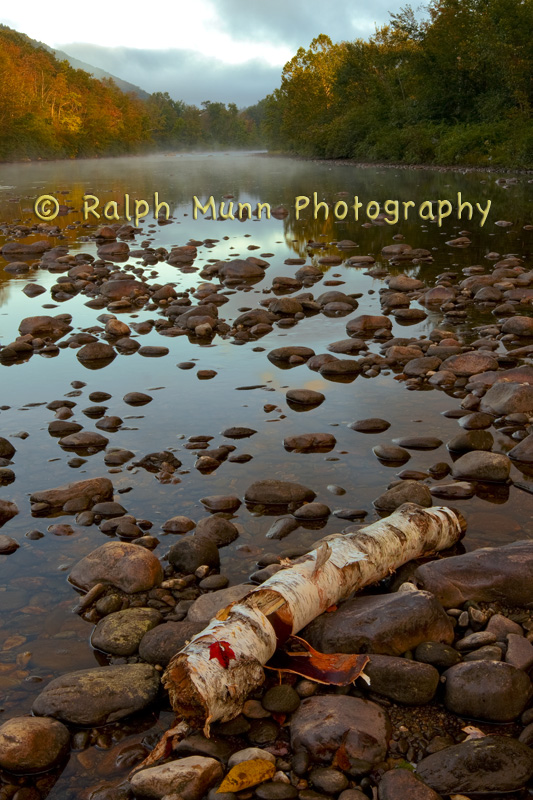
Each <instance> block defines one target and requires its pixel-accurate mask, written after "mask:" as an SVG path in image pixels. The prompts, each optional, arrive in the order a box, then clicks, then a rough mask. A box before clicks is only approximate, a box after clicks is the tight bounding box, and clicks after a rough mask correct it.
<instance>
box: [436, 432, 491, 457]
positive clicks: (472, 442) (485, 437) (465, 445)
mask: <svg viewBox="0 0 533 800" xmlns="http://www.w3.org/2000/svg"><path fill="white" fill-rule="evenodd" d="M493 445H494V437H493V435H492V433H491V432H490V431H465V432H464V433H458V434H457V435H456V436H454V437H453V438H452V439H450V441H449V442H448V443H447V444H446V447H447V448H448V450H450V451H451V452H452V453H469V452H470V451H472V450H485V451H487V452H488V451H489V450H492V447H493Z"/></svg>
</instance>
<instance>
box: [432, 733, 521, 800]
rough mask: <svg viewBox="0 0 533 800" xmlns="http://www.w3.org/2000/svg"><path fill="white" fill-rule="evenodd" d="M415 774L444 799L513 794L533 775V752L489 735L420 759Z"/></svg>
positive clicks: (504, 739)
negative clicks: (497, 793) (470, 794)
mask: <svg viewBox="0 0 533 800" xmlns="http://www.w3.org/2000/svg"><path fill="white" fill-rule="evenodd" d="M416 771H417V774H418V775H419V776H420V777H421V778H422V780H423V781H424V782H425V783H427V784H428V786H431V787H432V788H433V789H435V791H437V792H440V793H441V794H443V795H449V794H455V793H459V792H460V793H463V792H468V793H470V792H472V793H478V792H479V793H483V792H489V793H492V792H512V791H514V790H517V789H520V788H522V787H523V786H524V785H525V784H526V783H527V782H528V781H529V779H530V778H531V776H532V775H533V751H532V750H531V749H530V748H529V747H527V745H525V744H522V742H518V741H517V740H516V739H512V738H511V737H509V736H498V735H489V736H484V737H483V738H482V739H469V740H468V741H466V742H461V744H457V745H454V746H453V747H446V748H445V749H444V750H439V752H438V753H433V754H432V755H430V756H427V757H426V758H423V759H422V761H420V762H419V763H418V764H417V767H416Z"/></svg>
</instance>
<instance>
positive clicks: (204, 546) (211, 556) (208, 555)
mask: <svg viewBox="0 0 533 800" xmlns="http://www.w3.org/2000/svg"><path fill="white" fill-rule="evenodd" d="M168 560H169V563H170V564H172V566H173V567H174V569H175V570H176V571H177V572H182V573H184V574H186V575H190V574H191V573H192V572H196V570H197V569H198V567H201V566H203V565H204V564H206V565H207V566H208V567H211V568H214V569H218V568H219V566H220V556H219V554H218V548H217V546H216V544H215V543H214V542H212V541H211V540H210V539H207V538H206V537H201V538H197V537H196V536H189V537H188V538H186V539H181V540H180V541H179V542H176V544H173V545H172V547H171V548H170V550H169V552H168Z"/></svg>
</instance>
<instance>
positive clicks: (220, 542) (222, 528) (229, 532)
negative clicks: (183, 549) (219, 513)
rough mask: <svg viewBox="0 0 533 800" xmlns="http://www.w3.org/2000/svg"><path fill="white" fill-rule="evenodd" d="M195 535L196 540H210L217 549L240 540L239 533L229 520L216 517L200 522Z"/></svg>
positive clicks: (206, 518)
mask: <svg viewBox="0 0 533 800" xmlns="http://www.w3.org/2000/svg"><path fill="white" fill-rule="evenodd" d="M194 535H195V537H196V538H205V539H208V540H209V541H210V542H213V543H214V544H216V546H217V547H224V546H225V545H227V544H230V543H231V542H234V541H235V539H237V538H238V536H239V531H238V530H237V528H236V527H235V525H234V524H233V523H232V522H230V521H229V520H227V519H224V517H216V516H214V517H204V519H201V520H199V522H197V523H196V530H195V532H194Z"/></svg>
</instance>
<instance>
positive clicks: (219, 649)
mask: <svg viewBox="0 0 533 800" xmlns="http://www.w3.org/2000/svg"><path fill="white" fill-rule="evenodd" d="M212 658H216V659H217V661H218V663H219V664H220V666H221V667H224V669H227V668H228V664H229V662H230V661H231V659H232V658H235V653H234V652H233V650H232V649H231V647H230V646H229V643H228V642H213V644H210V645H209V660H211V659H212Z"/></svg>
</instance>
